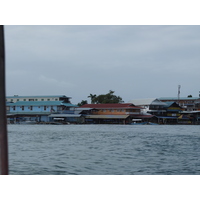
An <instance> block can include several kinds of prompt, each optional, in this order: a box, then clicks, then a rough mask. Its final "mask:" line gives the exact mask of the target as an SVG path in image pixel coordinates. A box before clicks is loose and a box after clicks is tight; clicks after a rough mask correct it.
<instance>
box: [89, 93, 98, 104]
mask: <svg viewBox="0 0 200 200" xmlns="http://www.w3.org/2000/svg"><path fill="white" fill-rule="evenodd" d="M96 96H97V95H96V94H90V95H89V96H88V98H90V99H91V103H95V101H96V100H95V98H96Z"/></svg>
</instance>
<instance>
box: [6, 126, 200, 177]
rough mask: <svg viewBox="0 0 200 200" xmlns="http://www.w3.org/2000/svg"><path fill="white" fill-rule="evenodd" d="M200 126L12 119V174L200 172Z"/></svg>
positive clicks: (10, 152)
mask: <svg viewBox="0 0 200 200" xmlns="http://www.w3.org/2000/svg"><path fill="white" fill-rule="evenodd" d="M199 130H200V126H184V125H175V126H170V125H161V126H156V125H152V126H151V125H149V126H148V125H146V126H145V125H136V126H134V125H132V126H131V125H8V139H9V169H10V174H20V175H22V174H42V175H45V174H48V175H53V174H62V175H65V174H80V175H82V174H85V175H107V174H108V175H118V174H119V175H120V174H121V175H132V174H133V175H134V174H135V175H156V174H162V175H164V174H169V175H170V174H173V175H179V174H182V175H186V174H200V131H199Z"/></svg>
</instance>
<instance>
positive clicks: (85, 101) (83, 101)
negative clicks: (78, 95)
mask: <svg viewBox="0 0 200 200" xmlns="http://www.w3.org/2000/svg"><path fill="white" fill-rule="evenodd" d="M85 104H88V102H87V100H82V101H81V102H80V103H78V104H77V106H82V105H85Z"/></svg>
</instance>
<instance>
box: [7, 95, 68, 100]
mask: <svg viewBox="0 0 200 200" xmlns="http://www.w3.org/2000/svg"><path fill="white" fill-rule="evenodd" d="M42 97H45V98H47V97H51V98H52V97H67V96H66V95H35V96H19V95H14V96H6V98H13V99H14V98H17V99H18V98H42ZM67 98H71V97H67Z"/></svg>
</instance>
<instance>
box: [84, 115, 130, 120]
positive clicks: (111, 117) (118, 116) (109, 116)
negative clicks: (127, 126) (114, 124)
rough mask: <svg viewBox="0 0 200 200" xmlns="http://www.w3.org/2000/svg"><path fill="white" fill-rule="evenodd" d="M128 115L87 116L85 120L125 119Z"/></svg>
mask: <svg viewBox="0 0 200 200" xmlns="http://www.w3.org/2000/svg"><path fill="white" fill-rule="evenodd" d="M127 117H129V115H87V116H86V117H85V118H86V119H126V118H127Z"/></svg>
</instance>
